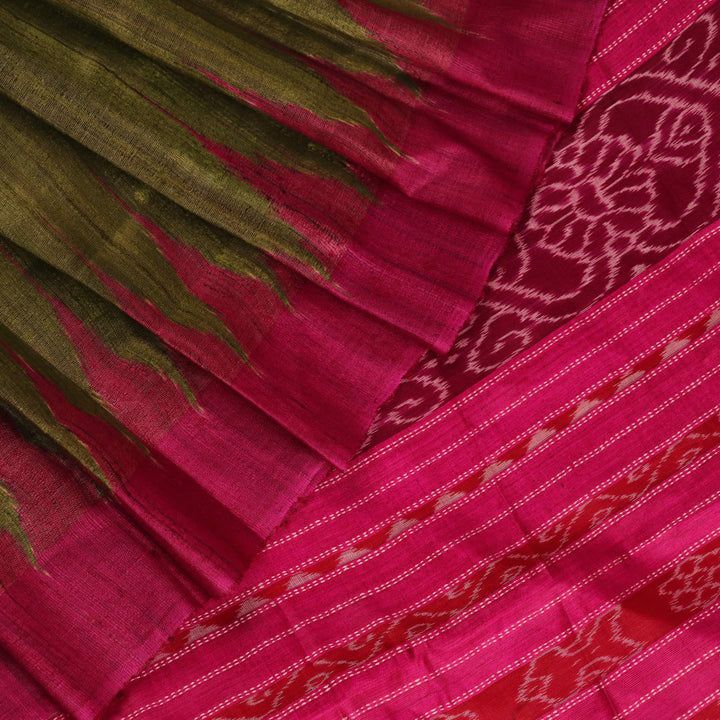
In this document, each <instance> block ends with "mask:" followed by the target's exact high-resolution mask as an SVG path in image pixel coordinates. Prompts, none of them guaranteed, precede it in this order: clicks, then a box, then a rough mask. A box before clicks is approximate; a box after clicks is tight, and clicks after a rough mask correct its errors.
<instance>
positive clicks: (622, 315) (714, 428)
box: [104, 223, 720, 720]
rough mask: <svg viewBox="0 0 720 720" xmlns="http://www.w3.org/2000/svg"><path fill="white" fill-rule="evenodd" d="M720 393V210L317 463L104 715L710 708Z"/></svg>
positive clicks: (396, 715) (636, 716)
mask: <svg viewBox="0 0 720 720" xmlns="http://www.w3.org/2000/svg"><path fill="white" fill-rule="evenodd" d="M718 398H720V223H714V224H711V225H709V226H708V227H706V228H704V229H703V230H701V231H700V232H699V233H697V234H695V235H694V236H693V237H692V238H690V239H689V240H687V241H686V242H684V243H682V244H681V245H680V247H679V248H678V249H677V250H676V251H675V252H674V253H672V254H671V255H670V256H669V257H668V258H667V259H666V260H664V261H662V262H660V263H659V264H657V265H654V266H653V267H651V268H650V269H648V270H646V271H644V272H643V273H641V274H640V275H638V276H637V277H636V278H635V279H634V280H633V281H632V282H631V283H629V284H627V285H625V286H624V287H623V288H622V289H620V290H618V291H616V292H615V293H613V294H611V295H610V296H609V297H608V298H607V299H605V300H604V301H603V302H601V303H599V304H596V305H594V306H593V307H592V308H591V309H589V310H588V311H587V312H585V313H584V314H582V315H581V316H580V317H579V318H578V319H576V320H574V321H573V322H571V323H569V324H567V325H564V326H563V327H562V328H560V329H558V330H556V331H555V332H553V333H552V334H550V336H549V337H548V338H547V339H546V340H545V341H543V342H542V343H540V344H539V345H536V346H535V347H533V348H532V349H530V350H528V351H526V352H524V353H522V354H520V355H519V356H518V357H517V358H516V359H515V360H513V361H512V362H510V363H507V364H505V365H504V366H503V367H502V368H500V369H499V370H497V371H496V372H494V373H492V374H491V375H490V376H488V377H487V378H486V379H485V380H483V381H482V382H480V383H479V384H478V385H476V386H475V387H473V388H472V389H470V390H469V391H468V392H466V393H465V394H463V395H462V396H461V397H459V398H457V399H456V400H454V401H453V402H451V403H449V404H447V405H445V406H444V407H443V408H442V409H440V410H439V411H437V412H435V413H434V414H433V415H432V416H431V417H429V418H428V419H427V420H425V421H423V422H421V423H418V424H416V425H414V426H413V427H412V428H411V429H409V430H407V431H406V432H404V433H402V434H400V435H398V436H396V437H395V438H393V439H391V440H389V441H388V442H386V443H384V444H382V445H380V446H379V447H377V448H375V449H374V450H372V451H370V452H368V453H366V454H364V455H362V456H360V457H359V458H357V459H356V460H355V462H354V463H353V464H352V465H351V466H350V467H349V468H348V469H347V470H345V471H343V472H338V473H335V474H334V475H332V476H330V477H328V478H327V479H326V480H325V481H324V482H322V483H321V484H320V485H319V486H318V487H317V488H316V490H315V491H314V492H312V493H311V494H310V495H309V496H308V497H307V498H306V500H305V501H304V502H303V503H302V504H301V505H300V506H299V507H297V508H296V509H295V510H294V511H293V512H292V514H291V516H290V519H289V520H288V522H287V523H285V524H284V526H283V527H282V528H281V530H280V531H279V532H278V533H276V534H275V535H274V537H273V539H272V541H271V542H270V543H269V545H268V546H267V547H266V548H265V549H264V550H263V551H262V553H261V555H260V556H259V558H258V561H256V562H255V563H254V564H253V565H252V566H251V568H250V570H249V571H248V573H247V575H246V576H245V579H244V580H243V581H242V582H241V583H240V584H239V586H238V587H237V588H236V589H235V591H233V593H231V594H230V595H229V596H228V597H226V598H225V599H224V600H223V601H221V602H220V603H213V604H211V605H209V606H208V607H206V608H205V609H204V610H203V611H202V612H201V613H199V614H198V615H196V616H195V617H194V618H193V619H192V621H191V622H188V623H186V624H185V625H184V626H183V628H182V630H181V632H180V633H178V634H177V635H176V637H175V638H174V640H173V641H171V643H169V644H168V645H167V646H166V648H165V650H164V651H163V652H162V653H161V654H160V655H159V656H158V657H157V658H156V659H155V661H154V662H153V663H151V664H150V665H149V666H148V667H146V668H145V669H144V670H143V672H142V673H140V675H139V676H138V677H137V678H135V679H134V680H133V681H132V682H131V683H130V684H129V685H128V686H127V688H126V689H125V691H124V692H123V694H122V695H121V696H120V697H118V698H117V699H116V703H115V705H114V708H113V710H112V712H109V713H108V714H107V715H105V716H104V717H105V718H107V719H108V720H109V719H110V718H112V720H164V719H166V718H170V717H183V718H192V719H193V720H221V719H223V720H239V719H249V718H255V719H258V718H273V720H281V719H284V718H292V719H293V720H299V719H301V718H303V719H304V718H312V719H313V720H322V719H327V720H330V718H333V719H335V718H338V717H347V718H353V720H359V719H360V718H362V719H363V720H365V719H367V720H374V719H377V720H387V718H392V719H393V720H416V719H417V718H423V719H425V720H431V719H432V720H440V719H442V720H481V719H482V720H500V719H502V718H507V719H508V720H510V719H511V718H519V717H522V718H523V719H524V720H532V719H535V718H543V719H544V720H550V718H553V719H554V718H562V719H563V720H571V719H574V718H580V717H582V718H598V719H599V720H602V719H604V718H607V719H608V720H611V719H612V718H617V717H623V718H632V720H678V719H679V718H683V719H685V718H691V717H702V713H703V712H705V711H706V709H707V707H711V706H712V703H714V702H715V701H716V700H717V699H718V694H717V689H718V679H719V678H720V675H719V674H718V670H717V668H718V662H717V661H718V655H720V632H719V631H718V628H719V627H720V624H719V623H720V405H718ZM698 713H700V714H699V715H698ZM711 717H712V715H711Z"/></svg>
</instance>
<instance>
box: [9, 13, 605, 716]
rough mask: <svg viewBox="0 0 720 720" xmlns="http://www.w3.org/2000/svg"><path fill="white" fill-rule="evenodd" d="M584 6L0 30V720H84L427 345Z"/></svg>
mask: <svg viewBox="0 0 720 720" xmlns="http://www.w3.org/2000/svg"><path fill="white" fill-rule="evenodd" d="M603 9H604V2H603V0H591V1H588V0H583V1H582V2H578V0H552V2H550V3H543V5H542V6H539V5H534V4H529V3H527V2H524V1H522V0H513V1H510V2H508V1H507V0H502V1H501V0H497V1H496V2H489V3H482V4H478V3H474V2H471V1H470V0H432V1H431V0H428V2H427V3H424V2H423V3H418V2H415V1H414V0H374V1H372V2H371V1H370V0H342V1H341V2H339V1H337V0H322V1H321V2H317V3H302V4H298V3H291V2H288V1H287V0H272V2H270V1H269V0H251V1H250V2H245V3H242V4H237V3H231V2H226V1H225V0H158V2H153V3H145V2H140V1H139V0H119V1H118V2H113V3H111V4H110V3H106V2H100V1H99V0H80V1H79V2H74V1H73V2H69V1H68V0H39V1H38V2H33V3H28V2H25V1H24V0H8V1H7V2H3V3H2V4H1V5H0V130H1V131H2V136H3V142H2V143H1V144H0V408H1V409H2V415H1V416H0V434H2V440H3V447H4V448H6V452H3V453H1V454H0V483H1V484H0V503H1V504H0V508H1V512H0V523H1V525H0V527H1V528H2V529H3V530H4V531H6V532H3V533H2V534H1V535H0V543H1V544H2V558H3V562H2V566H1V567H0V580H1V581H2V586H3V590H2V593H1V594H0V615H1V616H2V623H0V625H2V629H1V630H0V655H1V656H2V660H3V662H2V670H0V694H1V695H2V696H3V698H5V697H7V698H10V700H8V704H7V705H6V706H5V707H3V708H2V709H0V715H3V714H7V715H8V717H9V718H12V720H24V718H32V719H33V720H35V719H36V718H38V717H43V718H44V717H49V716H50V715H51V714H53V713H66V714H67V715H69V716H71V717H74V718H80V719H81V720H84V719H85V718H94V717H96V716H97V715H98V714H99V713H100V712H102V711H103V709H104V708H105V706H106V705H107V703H108V702H109V701H110V699H111V698H112V697H113V696H114V695H115V693H116V692H117V691H118V689H119V688H121V687H122V686H123V684H124V683H125V682H126V681H127V680H128V679H129V678H130V677H131V676H132V675H133V674H135V673H136V672H137V671H138V670H140V668H141V667H142V665H143V664H144V663H145V662H146V661H147V659H148V658H150V657H151V656H152V655H153V654H154V653H155V652H156V651H157V649H158V648H159V647H160V645H161V644H162V642H163V641H164V640H165V639H166V638H167V636H168V635H169V634H170V633H171V631H172V630H173V629H174V628H176V627H177V625H178V623H179V622H180V621H181V620H182V618H184V617H185V616H186V615H187V614H188V613H189V612H190V611H191V610H192V609H193V608H196V607H197V606H198V605H199V604H201V603H203V602H205V601H206V600H207V599H208V598H209V597H211V596H214V595H217V594H219V593H223V592H227V591H229V590H230V589H231V588H232V587H233V585H234V583H235V582H237V580H238V579H239V577H241V576H242V574H243V573H244V571H245V569H246V568H247V566H248V564H249V563H250V561H251V559H252V558H253V557H254V555H255V554H256V553H257V552H258V550H259V549H260V548H261V547H262V546H263V545H264V543H265V542H266V540H267V538H268V536H269V535H270V533H271V532H272V531H273V530H274V529H275V528H277V527H278V525H279V524H280V523H281V522H282V521H283V519H284V518H285V517H286V515H287V513H288V510H289V509H290V508H291V507H292V506H293V504H294V503H295V502H296V501H297V499H298V498H299V497H300V496H301V495H303V494H305V493H307V492H308V491H309V490H310V489H311V488H312V487H314V486H315V485H316V484H317V482H318V481H319V480H320V479H322V478H324V477H326V476H327V474H328V473H330V472H332V471H333V469H334V468H335V467H344V466H346V465H347V464H348V462H349V460H350V458H351V457H352V456H353V454H355V453H356V452H357V450H358V448H359V446H360V445H361V443H362V441H363V438H364V437H365V436H366V433H367V429H368V426H369V424H370V422H371V420H372V418H373V416H374V415H375V413H376V410H377V408H378V406H379V405H380V404H381V403H382V402H383V400H385V399H386V398H387V397H388V396H389V395H390V394H391V392H392V391H393V390H394V388H395V387H396V385H397V384H398V382H399V381H400V378H401V377H402V376H403V374H404V373H405V372H406V371H407V370H408V368H410V367H411V366H412V364H413V363H414V362H416V361H417V360H418V359H419V357H420V356H421V354H422V353H423V352H424V351H425V350H427V349H428V348H430V347H432V348H435V349H436V350H438V351H444V350H447V349H448V348H449V347H450V345H451V344H452V342H453V339H454V337H455V335H456V333H457V331H458V330H459V328H460V327H461V326H462V324H463V322H464V321H465V319H466V317H467V315H468V314H469V312H470V311H471V309H472V307H473V306H474V304H475V303H476V301H477V298H478V296H479V295H480V294H481V292H482V289H483V286H484V284H485V282H486V280H487V277H488V273H489V271H490V267H491V265H492V264H493V262H494V261H495V259H496V258H497V256H498V254H499V253H500V252H501V250H502V248H503V247H504V245H505V243H506V240H507V238H508V236H509V234H510V231H511V230H512V228H513V227H514V226H515V224H516V223H517V221H518V218H519V216H520V214H521V212H522V208H523V206H524V204H525V201H526V199H527V196H528V194H529V192H530V190H531V189H532V187H533V185H534V184H535V182H536V181H537V178H538V177H539V175H540V173H541V170H542V167H543V165H544V162H545V159H546V156H547V154H548V152H549V150H550V148H551V146H552V144H553V142H554V141H555V139H556V137H557V135H558V133H559V132H561V131H562V130H563V129H565V128H566V127H567V126H568V125H569V123H570V122H571V121H572V118H573V116H574V112H575V108H576V105H577V103H578V100H579V98H580V95H581V85H582V83H583V78H584V76H585V71H586V65H587V61H588V58H589V57H590V53H591V50H592V47H593V44H594V42H595V37H596V35H597V32H598V27H599V24H600V20H601V17H602V13H603Z"/></svg>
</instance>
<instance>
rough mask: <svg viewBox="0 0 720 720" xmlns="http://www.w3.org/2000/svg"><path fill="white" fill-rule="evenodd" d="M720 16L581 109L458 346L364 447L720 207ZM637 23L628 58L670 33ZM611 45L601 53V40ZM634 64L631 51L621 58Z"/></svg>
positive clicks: (682, 7) (422, 370)
mask: <svg viewBox="0 0 720 720" xmlns="http://www.w3.org/2000/svg"><path fill="white" fill-rule="evenodd" d="M618 6H619V7H618ZM661 6H662V7H663V8H665V9H664V10H663V15H662V17H666V14H667V13H669V12H670V10H671V9H672V11H673V13H672V15H671V16H668V22H670V20H671V19H674V18H675V17H678V16H679V17H685V16H686V15H687V13H688V12H689V11H690V10H692V11H693V12H695V11H696V10H697V8H698V4H697V3H687V2H680V1H679V0H678V1H677V2H674V3H669V4H668V3H665V4H662V3H661V4H660V5H657V7H661ZM652 7H656V5H654V4H653V5H652ZM651 9H652V8H651V7H650V4H648V3H644V2H628V3H614V4H613V5H611V6H610V7H609V9H608V14H607V16H606V18H605V22H604V24H603V26H602V30H601V33H600V37H599V40H598V48H596V51H595V54H594V56H593V57H594V59H593V60H591V61H590V65H589V68H593V67H596V66H599V65H602V64H603V63H609V62H610V61H611V59H612V58H617V54H618V53H619V52H620V49H621V48H623V47H625V45H624V44H621V45H615V42H616V40H615V39H613V38H615V32H614V31H613V32H611V31H612V28H613V27H615V17H616V13H620V12H630V11H633V12H634V14H636V15H638V16H641V17H644V16H645V14H646V13H650V12H651ZM691 14H692V13H691ZM719 20H720V13H719V12H718V9H717V5H715V6H713V7H712V8H710V9H709V10H707V11H706V12H705V13H703V14H702V15H701V16H700V17H699V18H698V19H697V20H696V22H694V23H693V24H692V25H691V26H689V27H688V28H687V29H685V30H684V31H683V32H682V33H679V34H678V35H677V36H676V37H675V39H674V40H673V41H672V42H670V43H669V44H668V45H666V46H665V47H664V48H663V49H662V50H660V51H659V52H658V53H657V54H656V55H655V56H654V57H652V58H651V59H650V60H647V61H646V62H645V63H644V64H643V65H641V66H640V67H639V68H637V69H636V70H635V71H634V72H633V73H632V74H631V75H629V76H628V77H627V78H625V79H624V80H623V81H622V82H619V83H618V84H617V85H616V86H614V87H613V88H612V89H608V90H607V92H606V93H605V94H604V95H602V97H600V98H598V99H596V100H595V102H594V103H593V104H592V105H590V106H589V107H587V108H586V109H585V111H584V112H583V113H582V114H581V115H580V116H579V118H578V119H577V121H576V123H575V125H574V127H573V128H572V130H571V132H569V133H567V134H566V135H565V136H564V137H563V138H562V139H561V140H560V142H559V143H558V145H557V147H556V148H555V150H554V153H553V155H552V157H551V159H550V161H549V163H548V166H547V168H546V170H545V173H544V175H543V177H542V179H541V181H540V183H539V185H538V187H537V189H536V191H535V192H534V194H533V196H532V198H531V200H530V203H529V207H528V209H527V211H526V213H525V215H524V216H523V219H522V221H521V223H520V226H519V228H518V231H517V232H516V233H515V234H514V235H513V236H512V237H511V239H510V242H509V243H508V245H507V247H506V249H505V251H504V252H503V253H502V255H501V256H500V258H499V259H498V261H497V263H496V264H495V266H494V268H493V271H492V273H491V275H490V279H489V281H488V285H487V287H486V289H485V292H484V296H483V298H482V300H481V301H480V302H479V303H478V305H477V307H476V308H475V310H474V312H473V314H472V316H471V318H470V320H469V321H468V323H467V324H466V325H465V327H464V328H463V329H462V331H461V332H460V334H459V335H458V337H457V339H456V341H455V344H454V345H453V347H452V349H451V350H450V352H448V353H446V354H439V353H433V352H430V353H427V354H426V355H425V356H424V357H423V359H422V360H421V361H420V362H419V363H418V364H417V365H416V367H415V368H414V369H413V370H411V371H410V372H409V373H408V374H407V375H406V376H405V378H404V379H403V381H402V383H401V384H400V386H399V387H398V389H397V391H396V392H395V394H394V396H393V397H392V398H391V399H390V400H388V401H387V402H386V403H385V404H384V405H383V407H382V408H381V409H380V411H379V413H378V415H377V416H376V418H375V421H374V423H373V427H372V429H371V431H370V434H369V437H368V439H367V440H366V444H365V447H370V446H372V445H373V444H375V443H377V442H379V441H381V440H383V439H385V438H387V437H390V436H391V435H392V434H393V433H396V432H398V431H400V430H402V429H404V428H407V427H409V426H410V425H411V424H412V423H413V422H416V421H417V420H420V419H422V418H423V417H425V416H426V415H427V414H428V413H430V412H432V411H433V410H435V409H436V408H438V407H440V405H441V404H442V403H444V402H447V401H448V400H449V399H451V398H453V397H455V396H456V395H458V394H460V393H461V392H463V391H464V390H466V389H467V388H469V387H471V386H472V385H473V384H475V383H476V382H478V380H480V379H481V378H483V377H485V376H486V375H487V374H488V373H490V372H492V371H493V370H494V369H496V368H498V367H499V366H501V365H502V363H504V362H506V361H507V360H509V359H510V358H512V357H514V356H515V355H516V354H518V353H519V352H521V351H523V350H524V349H527V348H529V347H530V346H532V345H533V344H534V343H536V342H538V341H539V340H541V339H542V338H543V337H545V336H546V335H547V334H548V333H550V332H551V331H552V330H554V329H556V328H558V327H560V326H561V325H562V324H563V323H565V322H567V321H568V320H571V319H572V318H573V317H575V316H576V315H578V314H579V313H580V312H582V311H583V310H584V309H586V308H588V307H590V305H592V304H593V303H595V302H597V301H599V300H600V299H602V298H603V297H604V296H605V295H606V294H607V293H608V292H611V291H612V290H614V289H617V288H619V287H620V286H622V285H623V284H624V283H626V282H628V281H629V280H631V279H632V278H633V277H634V276H635V275H637V274H638V273H639V272H641V271H642V270H643V269H644V268H646V267H648V266H649V265H651V264H653V263H655V262H657V261H658V260H660V259H661V258H662V257H664V256H665V255H666V254H667V253H669V252H670V251H671V250H673V249H674V248H675V247H677V246H678V245H679V243H680V242H682V241H683V240H685V239H687V238H688V237H689V236H690V235H691V234H692V233H693V232H696V231H697V230H698V229H699V228H701V227H703V226H704V225H706V224H707V223H709V222H711V221H712V220H713V219H715V218H716V217H717V213H718V209H719V208H720V174H719V173H718V171H717V167H716V165H717V164H716V163H715V162H714V160H713V158H715V157H716V156H717V155H718V153H720V132H719V130H718V128H719V126H718V123H717V122H715V121H714V116H715V114H716V113H717V112H718V110H719V108H720V93H719V92H718V83H719V82H720V69H719V67H720V65H719V62H720V29H719ZM675 27H676V24H674V25H672V26H671V29H672V28H675ZM636 33H637V38H636V40H635V43H636V44H634V45H632V48H626V49H628V50H629V51H630V50H631V52H630V55H628V56H627V57H632V58H634V57H635V52H639V50H638V43H639V44H640V45H641V46H643V47H648V48H653V47H655V46H656V45H657V35H658V34H659V35H660V39H666V36H667V35H668V30H667V29H666V27H665V25H663V26H662V27H660V28H656V26H655V25H652V24H651V23H650V22H649V21H648V23H647V24H644V25H640V26H639V27H638V29H637V30H636ZM628 42H629V40H628ZM646 43H647V45H646ZM611 47H613V48H616V49H613V50H612V51H608V52H607V53H606V54H604V55H603V57H604V60H602V62H601V61H599V60H597V58H598V56H599V54H603V51H602V50H601V49H600V48H606V49H607V48H611ZM633 48H634V49H633ZM639 57H643V54H642V53H640V55H639ZM628 63H629V64H628ZM634 64H635V63H634V61H632V62H631V61H629V60H628V59H627V58H626V57H624V56H623V57H622V58H620V60H619V63H618V67H621V68H625V67H626V66H627V67H632V66H634ZM608 67H609V66H608ZM613 67H614V66H613ZM586 97H587V96H586Z"/></svg>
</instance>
